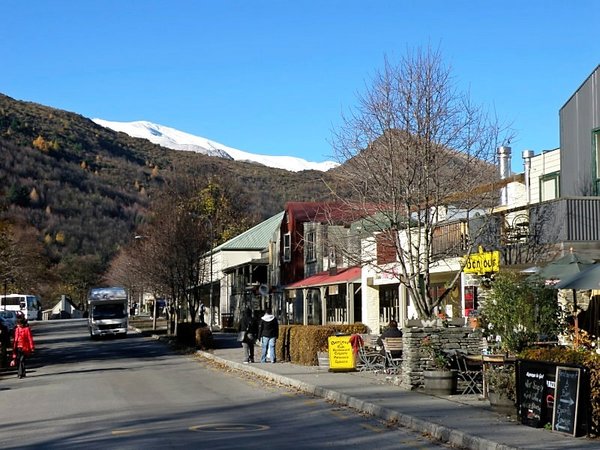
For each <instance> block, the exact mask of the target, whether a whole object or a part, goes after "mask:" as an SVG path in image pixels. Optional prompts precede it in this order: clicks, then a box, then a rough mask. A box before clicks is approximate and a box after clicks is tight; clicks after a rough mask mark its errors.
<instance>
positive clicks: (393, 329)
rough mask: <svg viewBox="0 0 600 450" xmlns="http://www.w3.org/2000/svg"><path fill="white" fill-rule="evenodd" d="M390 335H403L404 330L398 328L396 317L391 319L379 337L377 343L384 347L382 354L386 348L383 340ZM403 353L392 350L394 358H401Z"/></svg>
mask: <svg viewBox="0 0 600 450" xmlns="http://www.w3.org/2000/svg"><path fill="white" fill-rule="evenodd" d="M389 337H402V331H401V330H400V329H399V328H398V322H396V321H395V320H394V319H392V320H390V323H389V324H388V327H387V329H386V330H385V331H384V332H383V333H381V336H379V337H378V338H377V345H379V346H380V347H382V350H381V354H382V355H384V356H385V350H383V340H384V339H385V338H389ZM401 355H402V353H400V352H392V357H393V358H399V357H400V356H401Z"/></svg>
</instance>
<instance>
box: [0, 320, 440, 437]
mask: <svg viewBox="0 0 600 450" xmlns="http://www.w3.org/2000/svg"><path fill="white" fill-rule="evenodd" d="M32 328H33V333H34V338H35V340H36V344H37V348H38V351H37V354H36V356H35V357H34V358H32V360H31V362H30V368H29V372H28V375H27V378H25V379H23V380H19V379H17V377H16V376H15V375H14V374H7V373H4V374H3V375H1V376H0V408H1V409H0V411H1V413H0V414H1V415H0V417H1V418H2V421H1V422H2V423H1V424H0V448H3V449H9V448H40V449H41V448H44V449H53V448H60V449H71V448H73V449H74V448H77V449H80V448H86V449H95V448H103V449H106V448H110V449H140V448H144V449H151V448H160V449H169V448H190V449H192V448H210V449H230V448H244V449H254V448H256V449H265V448H276V449H286V448H290V449H292V448H293V449H302V448H307V449H308V448H340V449H342V448H343V449H347V448H377V449H392V448H394V449H439V448H445V447H444V446H443V445H441V444H436V443H434V442H430V441H429V440H427V439H426V438H424V437H422V436H420V435H419V434H418V433H414V432H411V431H408V430H404V429H399V428H398V427H396V426H393V425H391V424H386V423H384V422H381V421H379V420H377V419H375V418H372V417H369V416H363V415H360V414H358V413H356V412H354V411H352V410H350V409H347V408H345V407H340V406H339V405H335V404H331V403H328V402H327V401H325V400H323V399H320V398H313V397H310V396H307V395H305V394H302V393H299V392H295V391H292V390H290V389H287V388H283V387H280V386H275V385H271V384H266V383H264V382H261V381H257V380H256V379H253V378H251V377H250V376H248V375H243V374H241V373H239V372H232V371H231V370H229V369H226V368H225V367H219V366H218V365H216V364H215V363H213V362H210V361H207V360H203V359H199V358H197V357H195V356H193V355H179V354H175V353H174V352H173V351H171V349H170V348H169V347H167V346H166V344H163V343H161V342H158V341H154V340H152V339H149V338H144V337H142V336H141V335H136V334H131V335H130V336H129V337H127V338H126V339H105V340H100V341H91V340H90V339H89V336H88V334H87V329H86V328H85V322H83V321H76V320H69V321H50V322H42V323H35V324H33V325H32ZM388 425H391V426H388Z"/></svg>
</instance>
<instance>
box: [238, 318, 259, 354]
mask: <svg viewBox="0 0 600 450" xmlns="http://www.w3.org/2000/svg"><path fill="white" fill-rule="evenodd" d="M238 331H245V332H246V337H245V338H244V340H243V341H242V347H243V348H244V363H253V362H254V343H255V342H256V338H257V337H258V318H257V317H253V316H252V310H251V309H250V308H246V309H245V310H244V313H243V314H242V318H241V319H240V324H239V326H238Z"/></svg>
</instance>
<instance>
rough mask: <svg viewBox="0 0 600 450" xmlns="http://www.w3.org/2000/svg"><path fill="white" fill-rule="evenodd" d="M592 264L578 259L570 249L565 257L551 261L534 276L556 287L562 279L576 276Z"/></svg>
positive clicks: (589, 261)
mask: <svg viewBox="0 0 600 450" xmlns="http://www.w3.org/2000/svg"><path fill="white" fill-rule="evenodd" d="M593 264H594V261H591V260H587V259H583V258H581V257H579V256H578V255H577V254H576V253H575V252H573V249H571V250H570V251H569V253H567V254H566V255H565V256H563V257H562V258H559V259H557V260H556V261H552V262H551V263H550V264H548V265H547V266H546V267H544V268H543V269H541V270H540V271H539V272H538V273H536V274H535V275H534V276H536V277H539V278H541V279H543V280H545V283H546V284H547V285H556V284H557V283H559V282H560V281H562V280H563V279H566V278H568V277H571V276H573V275H576V274H578V273H580V272H581V271H583V270H585V269H587V268H588V267H590V266H592V265H593Z"/></svg>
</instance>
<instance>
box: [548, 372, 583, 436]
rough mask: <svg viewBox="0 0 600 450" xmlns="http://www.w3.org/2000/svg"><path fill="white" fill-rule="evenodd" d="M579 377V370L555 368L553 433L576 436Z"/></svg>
mask: <svg viewBox="0 0 600 450" xmlns="http://www.w3.org/2000/svg"><path fill="white" fill-rule="evenodd" d="M580 375H581V369H577V368H573V367H562V366H558V367H557V368H556V391H555V394H554V415H553V421H552V430H553V431H560V432H562V433H567V434H571V435H573V436H575V434H576V430H577V411H578V404H579V387H580Z"/></svg>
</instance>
